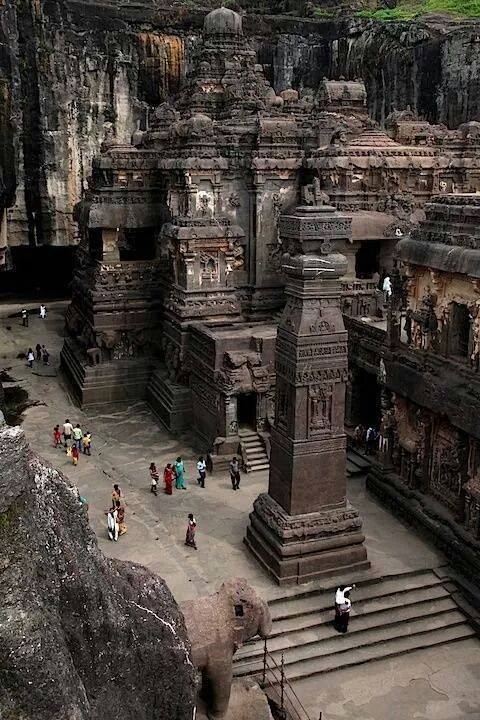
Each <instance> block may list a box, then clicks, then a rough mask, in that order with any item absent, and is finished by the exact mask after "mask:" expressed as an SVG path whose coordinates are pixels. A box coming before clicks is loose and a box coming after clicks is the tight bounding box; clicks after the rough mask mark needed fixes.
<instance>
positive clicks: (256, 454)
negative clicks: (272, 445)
mask: <svg viewBox="0 0 480 720" xmlns="http://www.w3.org/2000/svg"><path fill="white" fill-rule="evenodd" d="M247 456H248V459H249V460H264V459H265V458H266V457H267V453H266V452H265V450H263V449H260V450H254V451H253V452H250V451H249V450H247Z"/></svg>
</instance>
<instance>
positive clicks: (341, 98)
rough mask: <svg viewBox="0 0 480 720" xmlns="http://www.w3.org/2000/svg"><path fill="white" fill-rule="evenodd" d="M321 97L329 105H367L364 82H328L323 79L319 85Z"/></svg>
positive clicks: (341, 80) (342, 80)
mask: <svg viewBox="0 0 480 720" xmlns="http://www.w3.org/2000/svg"><path fill="white" fill-rule="evenodd" d="M318 90H319V95H320V96H321V97H322V98H323V99H324V100H325V101H326V102H328V103H333V104H335V103H339V102H342V103H343V102H345V101H346V100H348V101H349V102H352V103H355V104H359V105H365V104H366V102H367V91H366V89H365V83H364V82H363V81H362V80H344V79H340V80H327V78H323V80H322V81H321V82H320V85H319V88H318Z"/></svg>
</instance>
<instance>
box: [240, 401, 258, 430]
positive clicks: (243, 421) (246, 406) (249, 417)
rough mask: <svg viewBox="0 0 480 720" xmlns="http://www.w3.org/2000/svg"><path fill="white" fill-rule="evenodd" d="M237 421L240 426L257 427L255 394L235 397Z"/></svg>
mask: <svg viewBox="0 0 480 720" xmlns="http://www.w3.org/2000/svg"><path fill="white" fill-rule="evenodd" d="M237 420H238V426H239V427H240V426H241V425H243V426H245V425H247V426H248V427H251V428H253V429H255V428H256V425H257V396H256V395H255V393H242V394H241V395H238V397H237Z"/></svg>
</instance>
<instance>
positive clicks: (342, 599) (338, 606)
mask: <svg viewBox="0 0 480 720" xmlns="http://www.w3.org/2000/svg"><path fill="white" fill-rule="evenodd" d="M354 587H355V585H340V586H339V587H338V588H337V590H336V592H335V620H334V623H333V625H334V627H335V630H338V632H345V630H343V625H344V623H343V622H342V618H343V614H342V613H343V612H347V613H348V612H350V608H351V606H352V603H351V601H350V600H349V598H348V597H347V596H346V595H345V593H349V592H350V590H353V588H354ZM347 608H348V609H347ZM347 626H348V619H347Z"/></svg>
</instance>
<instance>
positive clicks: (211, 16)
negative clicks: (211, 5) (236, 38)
mask: <svg viewBox="0 0 480 720" xmlns="http://www.w3.org/2000/svg"><path fill="white" fill-rule="evenodd" d="M203 32H204V34H205V35H243V28H242V18H241V16H240V15H239V14H238V13H236V12H234V11H233V10H230V9H229V8H226V7H220V8H217V10H212V12H210V13H208V15H207V16H206V17H205V20H204V22H203Z"/></svg>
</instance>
